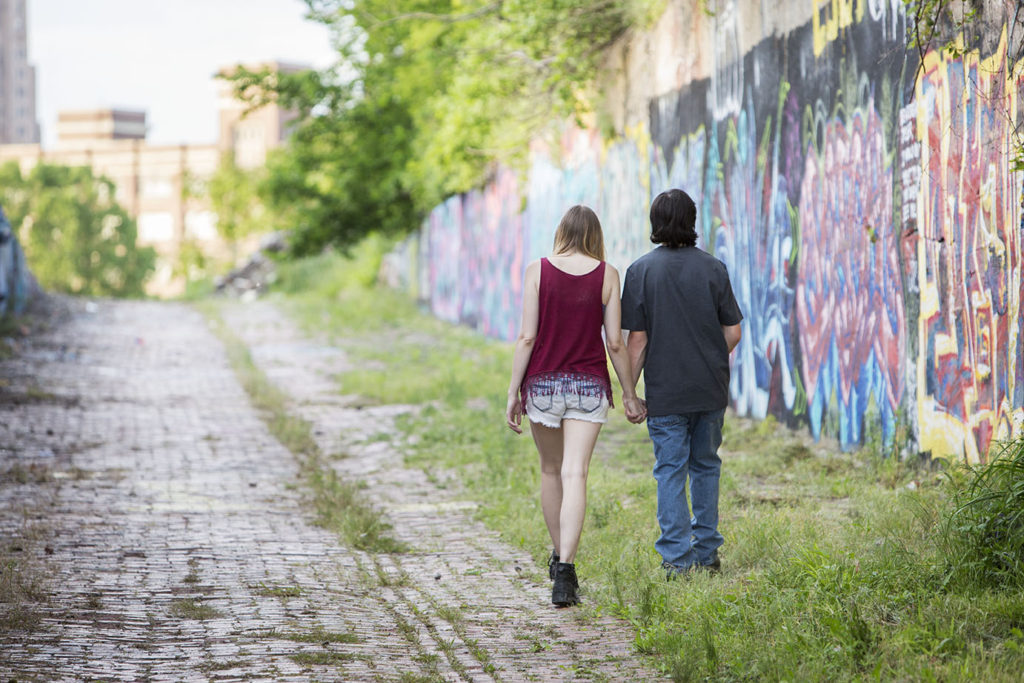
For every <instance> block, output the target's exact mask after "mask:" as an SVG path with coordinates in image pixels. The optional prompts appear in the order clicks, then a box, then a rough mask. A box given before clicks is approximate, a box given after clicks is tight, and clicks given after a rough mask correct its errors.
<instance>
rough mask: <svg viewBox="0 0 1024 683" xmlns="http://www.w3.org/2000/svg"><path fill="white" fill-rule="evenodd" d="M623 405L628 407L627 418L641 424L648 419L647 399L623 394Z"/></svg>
mask: <svg viewBox="0 0 1024 683" xmlns="http://www.w3.org/2000/svg"><path fill="white" fill-rule="evenodd" d="M622 405H623V406H624V407H625V409H626V419H627V420H629V421H630V422H632V423H633V424H640V423H641V422H643V421H644V420H646V419H647V401H645V400H643V399H642V398H640V397H639V396H631V397H628V398H627V397H626V396H623V397H622Z"/></svg>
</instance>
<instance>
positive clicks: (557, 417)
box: [526, 386, 608, 429]
mask: <svg viewBox="0 0 1024 683" xmlns="http://www.w3.org/2000/svg"><path fill="white" fill-rule="evenodd" d="M536 389H542V387H540V386H538V387H537V388H536ZM526 416H527V417H528V418H530V422H536V423H537V424H542V425H544V426H545V427H551V428H552V429H558V428H559V427H561V426H562V420H582V421H584V422H599V423H602V424H603V423H605V422H607V421H608V397H606V396H604V395H600V396H583V395H579V394H574V393H565V392H556V393H551V394H548V393H539V392H538V391H536V390H535V391H533V392H531V393H530V395H529V396H527V397H526Z"/></svg>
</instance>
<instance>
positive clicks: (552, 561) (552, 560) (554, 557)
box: [548, 550, 558, 581]
mask: <svg viewBox="0 0 1024 683" xmlns="http://www.w3.org/2000/svg"><path fill="white" fill-rule="evenodd" d="M557 564H558V553H556V552H555V551H554V550H552V551H551V557H549V558H548V576H549V577H550V578H551V580H552V581H554V580H555V565H557Z"/></svg>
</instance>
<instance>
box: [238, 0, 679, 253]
mask: <svg viewBox="0 0 1024 683" xmlns="http://www.w3.org/2000/svg"><path fill="white" fill-rule="evenodd" d="M307 4H308V5H309V7H310V16H311V17H312V18H314V19H315V20H317V21H320V22H322V23H324V24H326V25H327V26H328V27H330V28H331V30H332V33H333V35H334V36H335V42H336V46H337V48H338V52H339V58H340V65H341V66H339V67H337V68H336V69H333V70H327V71H324V72H322V73H315V72H305V73H299V74H276V73H272V72H269V71H262V72H251V71H247V70H245V69H239V70H238V71H237V72H236V73H235V74H234V75H232V76H230V77H229V78H230V79H231V80H232V81H233V82H234V85H235V91H236V94H237V95H238V96H239V97H241V98H242V99H243V100H245V101H246V102H248V103H249V104H250V105H251V106H253V107H258V106H260V105H261V104H264V103H266V102H268V101H273V100H276V101H278V102H280V103H281V104H282V105H283V106H285V107H286V108H291V109H295V110H297V111H298V112H299V113H300V120H299V123H298V124H297V126H296V128H295V131H294V134H293V136H292V139H291V141H290V143H289V145H288V146H287V147H286V148H285V149H283V150H280V151H279V152H277V153H276V154H274V155H272V157H271V158H270V160H269V162H268V178H267V182H266V184H265V185H264V187H263V189H262V194H263V196H264V197H265V198H266V199H267V201H268V203H269V204H270V205H271V206H272V207H273V208H274V209H275V210H278V211H280V212H281V214H282V216H283V217H284V222H285V223H286V224H287V225H288V226H290V227H291V228H292V229H293V241H292V250H293V251H294V252H295V253H296V254H310V253H315V252H316V251H317V250H318V249H320V248H321V247H323V246H324V245H326V244H335V245H339V246H341V247H343V248H344V247H346V246H348V245H351V244H354V243H355V242H356V241H358V239H359V238H360V237H361V236H363V235H365V234H366V233H368V232H370V231H379V232H383V233H385V234H393V233H399V234H401V233H405V232H408V231H409V230H411V229H414V228H416V227H417V226H418V225H419V223H420V222H421V221H422V219H423V217H424V216H425V215H426V214H427V212H428V211H429V210H430V209H431V208H433V207H434V206H435V205H436V204H437V203H438V202H440V201H441V200H442V199H443V198H444V197H446V196H449V195H451V194H454V193H458V192H463V191H466V190H469V189H471V188H473V187H476V186H479V185H481V184H483V183H484V182H485V181H486V180H487V179H488V177H489V175H490V174H491V173H492V172H493V169H494V166H495V163H496V162H504V163H507V164H511V165H516V164H522V163H523V162H524V161H525V159H526V155H527V153H528V149H529V142H530V140H532V139H533V138H535V137H537V136H538V135H540V134H542V133H543V132H544V131H546V130H549V129H550V126H551V124H552V123H556V124H557V123H558V122H560V121H563V120H565V119H566V118H570V117H575V118H577V119H578V118H579V117H581V116H583V115H584V114H586V113H587V112H589V111H591V108H592V107H591V103H592V102H593V101H595V100H596V99H597V98H596V97H595V94H594V92H593V83H594V79H595V77H596V75H597V71H598V67H599V64H600V62H601V60H602V58H603V57H604V55H605V52H606V50H607V48H608V47H609V46H611V45H612V44H613V43H614V41H615V40H616V39H618V38H619V37H620V36H622V35H623V34H624V33H625V31H626V30H627V29H628V28H629V27H631V26H633V25H636V24H644V23H647V22H649V21H651V19H652V17H654V16H655V15H656V13H657V10H659V9H660V8H661V7H662V6H663V5H664V2H663V0H604V1H601V2H589V1H585V0H559V1H558V2H550V3H534V2H523V1H521V0H504V1H499V2H485V1H484V0H462V1H455V0H401V1H400V2H392V1H390V0H388V1H385V0H352V1H349V0H307Z"/></svg>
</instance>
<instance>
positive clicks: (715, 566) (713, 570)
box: [693, 553, 722, 574]
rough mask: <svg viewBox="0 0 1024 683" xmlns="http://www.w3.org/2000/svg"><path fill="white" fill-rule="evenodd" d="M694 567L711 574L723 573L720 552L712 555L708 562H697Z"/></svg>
mask: <svg viewBox="0 0 1024 683" xmlns="http://www.w3.org/2000/svg"><path fill="white" fill-rule="evenodd" d="M693 568H694V569H699V570H701V571H703V572H707V573H709V574H721V573H722V561H721V560H719V559H718V553H715V554H714V555H712V556H711V561H710V562H708V563H707V564H697V565H694V566H693Z"/></svg>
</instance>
